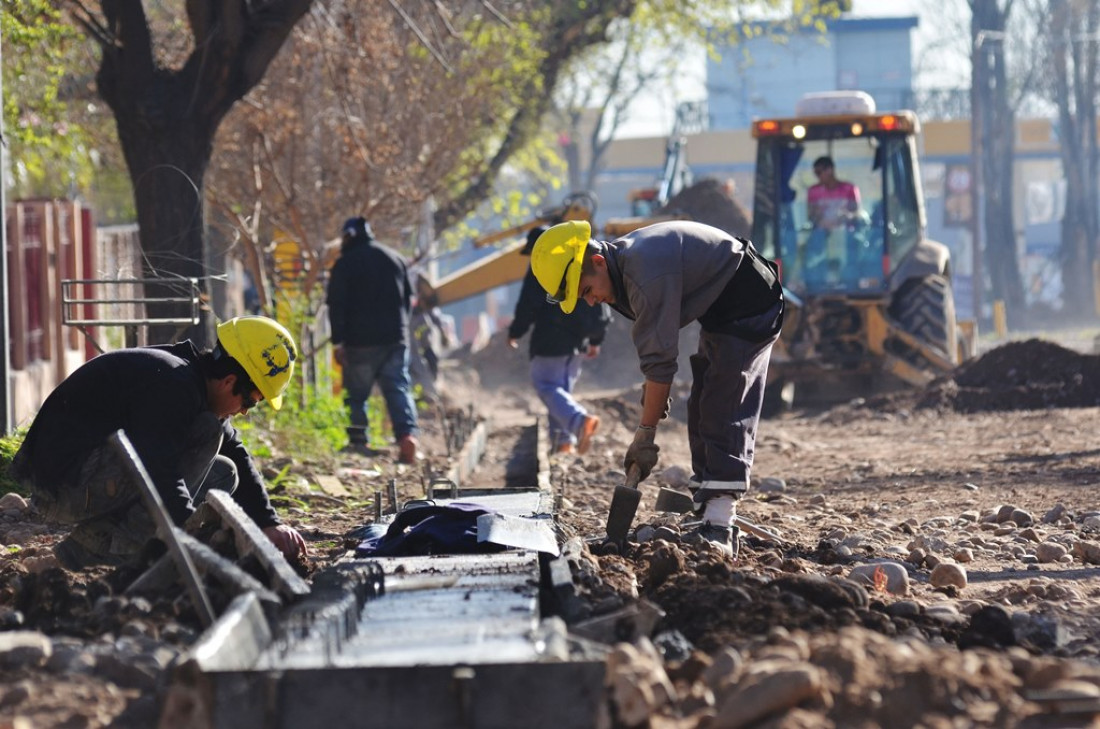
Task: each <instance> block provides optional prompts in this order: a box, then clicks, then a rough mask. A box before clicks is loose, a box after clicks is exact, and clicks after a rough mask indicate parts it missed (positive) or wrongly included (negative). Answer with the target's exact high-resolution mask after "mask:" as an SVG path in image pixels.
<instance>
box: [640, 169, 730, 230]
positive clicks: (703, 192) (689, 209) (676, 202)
mask: <svg viewBox="0 0 1100 729" xmlns="http://www.w3.org/2000/svg"><path fill="white" fill-rule="evenodd" d="M731 192H732V191H731V189H730V187H729V185H728V184H727V183H724V182H720V181H718V180H715V179H713V178H707V179H704V180H700V181H699V182H696V183H695V184H694V185H691V186H690V187H685V188H684V189H683V190H681V191H680V192H679V193H677V194H676V195H675V196H673V198H672V199H671V200H669V201H668V205H666V206H665V207H663V208H661V209H660V210H658V211H657V212H658V214H678V215H687V216H688V217H690V218H691V219H692V220H695V221H698V222H700V223H706V224H707V225H713V226H714V227H715V228H721V229H722V230H724V231H726V232H727V233H730V234H732V235H735V236H738V237H740V238H748V237H750V236H751V235H752V220H751V215H750V213H749V212H748V211H747V210H745V208H744V207H743V206H742V205H741V203H739V202H737V200H736V199H734V197H733V195H732V194H731Z"/></svg>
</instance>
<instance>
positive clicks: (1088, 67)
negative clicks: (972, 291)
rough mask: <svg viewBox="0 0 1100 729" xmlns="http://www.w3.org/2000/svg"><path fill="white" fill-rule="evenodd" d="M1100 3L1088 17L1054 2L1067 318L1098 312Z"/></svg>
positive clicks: (1052, 25) (1053, 41) (1053, 55)
mask: <svg viewBox="0 0 1100 729" xmlns="http://www.w3.org/2000/svg"><path fill="white" fill-rule="evenodd" d="M1096 5H1097V3H1096V2H1095V0H1093V1H1092V2H1090V3H1089V6H1090V7H1089V9H1088V19H1087V21H1086V19H1085V18H1083V17H1081V16H1080V15H1079V14H1078V13H1079V10H1080V9H1079V8H1075V7H1073V6H1071V5H1070V4H1069V3H1065V2H1052V3H1051V23H1050V34H1051V51H1052V52H1051V58H1052V59H1053V63H1054V69H1053V70H1054V73H1053V77H1054V86H1055V100H1056V102H1057V105H1058V127H1059V130H1060V134H1059V137H1060V140H1061V154H1062V170H1063V175H1064V177H1065V181H1066V205H1065V211H1064V213H1063V216H1062V245H1061V257H1060V258H1061V264H1062V287H1063V306H1064V311H1065V313H1066V314H1067V315H1071V316H1072V315H1074V314H1081V313H1083V312H1089V311H1092V309H1093V307H1094V306H1095V303H1094V300H1093V291H1092V289H1093V281H1092V262H1093V261H1094V260H1095V258H1096V248H1095V245H1096V243H1095V241H1096V237H1097V227H1098V226H1097V222H1096V221H1097V216H1096V211H1095V205H1096V203H1097V200H1096V180H1095V177H1096V174H1097V167H1096V165H1097V162H1096V132H1095V129H1096V105H1095V94H1096V80H1095V79H1094V78H1093V77H1094V75H1095V68H1096V50H1095V48H1094V43H1088V42H1086V43H1080V42H1076V41H1077V40H1080V38H1079V36H1080V31H1079V28H1080V27H1081V26H1082V25H1085V26H1086V27H1087V29H1088V32H1087V33H1086V34H1085V38H1095V29H1096V24H1097V17H1096V16H1097V9H1096Z"/></svg>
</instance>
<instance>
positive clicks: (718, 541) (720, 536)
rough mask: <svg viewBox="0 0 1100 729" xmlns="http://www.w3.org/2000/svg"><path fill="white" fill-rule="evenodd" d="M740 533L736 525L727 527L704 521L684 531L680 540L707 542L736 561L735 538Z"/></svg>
mask: <svg viewBox="0 0 1100 729" xmlns="http://www.w3.org/2000/svg"><path fill="white" fill-rule="evenodd" d="M740 535H741V530H740V529H738V528H737V527H727V526H722V525H721V524H711V523H710V522H709V521H704V522H701V523H700V524H699V526H697V527H695V528H694V529H692V530H691V531H688V532H685V533H684V535H683V537H681V541H682V542H684V543H685V544H704V543H706V544H709V545H711V546H713V547H715V548H717V549H718V550H720V551H721V552H722V553H723V554H725V555H726V556H727V557H729V558H730V559H732V560H734V561H737V539H738V537H739V536H740Z"/></svg>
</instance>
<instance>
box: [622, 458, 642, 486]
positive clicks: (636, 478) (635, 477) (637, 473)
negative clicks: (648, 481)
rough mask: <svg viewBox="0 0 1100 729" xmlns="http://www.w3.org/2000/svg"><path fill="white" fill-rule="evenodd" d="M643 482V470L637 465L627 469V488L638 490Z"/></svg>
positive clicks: (634, 464) (633, 464) (631, 465)
mask: <svg viewBox="0 0 1100 729" xmlns="http://www.w3.org/2000/svg"><path fill="white" fill-rule="evenodd" d="M641 482H642V469H640V468H638V464H636V463H632V464H630V468H628V469H626V487H627V488H631V489H636V488H638V484H640V483H641Z"/></svg>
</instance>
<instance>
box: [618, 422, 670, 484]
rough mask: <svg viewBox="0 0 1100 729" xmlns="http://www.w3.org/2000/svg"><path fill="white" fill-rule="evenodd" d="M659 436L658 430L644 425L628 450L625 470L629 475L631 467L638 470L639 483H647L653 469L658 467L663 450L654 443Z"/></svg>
mask: <svg viewBox="0 0 1100 729" xmlns="http://www.w3.org/2000/svg"><path fill="white" fill-rule="evenodd" d="M656 435H657V428H656V427H651V428H647V427H645V426H644V425H643V426H639V428H638V429H637V430H636V431H634V440H633V441H632V442H631V443H630V447H629V448H627V449H626V456H625V457H624V458H623V468H625V469H626V472H627V473H630V468H631V466H636V467H637V468H638V473H639V474H640V475H639V478H638V481H639V482H641V481H645V480H646V478H648V477H649V474H650V472H651V471H652V470H653V467H654V466H656V465H657V453H658V451H660V450H661V449H660V448H658V447H657V444H656V443H654V442H653V438H654V437H655V436H656Z"/></svg>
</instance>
